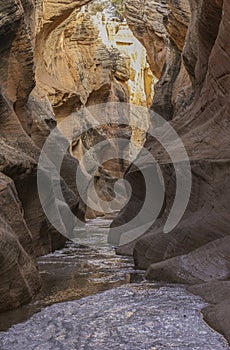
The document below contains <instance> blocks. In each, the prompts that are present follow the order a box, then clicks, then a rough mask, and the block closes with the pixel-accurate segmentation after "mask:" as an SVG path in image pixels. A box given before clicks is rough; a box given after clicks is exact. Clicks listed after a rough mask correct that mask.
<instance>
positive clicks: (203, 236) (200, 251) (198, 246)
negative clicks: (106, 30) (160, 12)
mask: <svg viewBox="0 0 230 350" xmlns="http://www.w3.org/2000/svg"><path fill="white" fill-rule="evenodd" d="M133 3H139V5H138V6H139V7H140V8H141V6H142V7H144V6H146V5H142V4H143V3H141V2H139V1H138V2H133ZM180 3H181V2H180ZM184 3H185V2H184ZM148 4H149V2H148ZM154 4H155V2H152V5H153V6H154ZM173 4H174V5H173ZM185 4H186V3H185ZM190 5H191V11H192V16H191V24H190V26H189V29H188V33H187V37H186V40H185V46H184V48H182V41H183V40H182V39H181V36H179V35H176V32H175V28H174V29H173V27H172V20H173V18H172V15H173V16H174V19H175V18H177V19H178V17H177V16H178V13H177V11H176V9H179V8H180V7H181V6H182V5H180V6H179V5H178V2H176V1H170V2H169V1H167V6H172V12H171V13H170V16H169V17H168V20H167V25H166V29H167V32H168V33H169V35H170V37H171V40H174V41H175V43H176V42H177V40H178V43H177V47H178V48H179V49H180V50H182V56H183V58H184V67H183V69H185V68H186V70H187V73H186V74H188V75H189V77H190V79H191V82H192V86H193V94H192V95H193V96H194V97H193V100H192V99H191V100H190V101H191V102H190V105H189V106H187V107H186V106H185V107H184V109H182V110H181V112H180V113H179V114H178V113H177V114H176V115H175V116H174V119H173V121H172V122H171V125H172V126H173V127H174V128H175V129H176V131H177V132H178V134H179V135H180V137H181V139H182V140H183V142H184V145H185V147H186V149H187V151H188V155H189V158H190V161H191V167H192V192H191V197H190V201H189V204H188V207H187V209H186V212H185V214H184V216H183V219H182V220H181V221H180V223H179V224H178V225H177V226H176V228H174V229H173V230H172V231H171V232H169V233H163V227H164V223H165V222H166V218H167V217H168V214H169V212H170V210H171V207H172V204H173V200H174V195H175V186H176V179H175V171H174V168H173V164H172V161H170V159H169V157H168V155H167V154H166V152H165V151H164V150H163V149H162V147H160V146H159V144H158V143H157V142H156V141H154V140H153V139H150V138H148V140H147V142H146V147H147V148H148V149H149V150H150V151H151V153H152V154H153V155H154V157H155V158H156V159H158V162H159V164H160V166H161V170H162V172H163V175H164V180H165V184H166V196H165V205H164V208H163V210H162V212H161V215H160V217H159V218H158V219H157V221H156V222H155V224H154V225H153V227H152V228H151V229H149V231H148V232H147V233H146V234H145V235H144V236H143V237H141V238H139V239H138V240H137V241H136V242H133V243H132V244H131V245H128V246H126V247H120V248H119V249H118V251H119V252H124V251H126V252H127V251H128V250H129V249H130V252H131V251H132V249H134V259H135V262H136V265H137V266H138V267H141V268H144V269H147V277H148V278H150V279H160V280H167V281H172V282H183V283H191V284H201V283H208V286H209V287H210V288H211V289H210V291H209V292H208V291H207V289H206V293H203V295H205V297H206V298H207V300H210V296H211V295H212V294H213V293H214V294H215V295H217V292H216V291H217V289H218V288H219V287H218V285H219V284H218V282H215V281H218V280H221V281H226V283H227V282H228V281H229V276H230V265H229V251H228V241H229V226H230V220H229V213H228V209H227V208H228V206H229V200H230V188H229V151H230V150H229V141H228V140H229V130H230V128H229V121H228V119H229V117H228V114H229V107H230V105H229V103H230V102H229V85H230V79H229V76H230V64H229V54H230V45H229V40H228V31H229V23H230V22H229V20H230V8H229V5H228V2H227V1H216V2H213V1H202V0H199V1H192V0H191V1H190ZM128 6H129V7H128V9H127V10H128V20H129V21H130V19H129V18H130V16H132V18H133V19H135V18H136V24H135V20H134V21H133V30H134V32H138V30H139V33H146V27H147V25H146V24H145V23H144V21H141V18H139V13H140V11H139V10H138V12H137V11H136V10H135V7H134V6H131V1H130V2H128ZM138 6H136V9H137V8H138ZM178 6H179V7H178ZM186 6H187V5H186ZM131 10H132V13H131V12H130V11H131ZM179 12H180V10H179ZM181 15H182V13H181V12H180V15H179V17H180V18H181ZM137 18H138V20H137ZM183 18H184V17H183ZM178 21H179V22H181V20H179V19H178ZM173 23H174V25H175V21H174V22H173ZM140 28H142V29H141V30H142V31H141V30H140ZM148 28H149V27H148ZM178 28H180V26H179V24H178ZM180 32H182V30H180ZM140 36H141V35H140ZM141 40H142V41H143V43H145V41H146V40H145V34H143V37H142V39H141ZM149 41H150V40H148V42H146V44H145V45H146V47H149ZM153 57H154V56H153ZM180 57H181V56H180ZM180 57H179V59H181V58H180ZM165 62H166V61H165ZM168 63H169V62H166V65H165V70H167V69H170V67H171V65H169V66H168ZM167 67H168V68H167ZM171 68H172V67H171ZM165 70H162V72H161V74H163V75H164V71H165ZM160 81H161V78H160V80H159V82H160ZM158 86H159V85H158ZM178 151H179V150H178ZM143 166H144V163H143ZM145 166H147V165H145ZM126 178H127V180H130V182H131V183H134V182H135V179H139V178H140V174H139V172H138V171H137V170H136V169H135V168H134V167H133V168H131V169H129V172H128V173H127V175H126ZM136 187H137V185H136ZM141 188H143V183H142V182H141V181H140V182H139V190H138V189H136V194H135V191H134V194H133V200H132V203H130V204H129V205H128V206H126V207H125V208H124V210H123V212H121V214H120V215H119V217H118V219H117V220H115V222H114V223H113V225H116V224H122V223H123V222H124V219H125V220H126V221H127V220H129V218H130V217H132V216H133V213H134V212H135V210H138V207H140V206H141V203H143V201H144V194H143V196H142V199H141V196H140V193H141ZM129 208H131V209H130V210H129ZM221 283H222V282H221ZM223 283H225V282H223ZM202 286H203V285H202ZM204 286H205V285H204ZM202 288H203V287H201V288H200V289H197V292H198V293H200V294H202V292H201V290H202ZM207 288H208V287H207ZM227 301H228V299H226V301H223V300H222V299H221V295H220V296H219V297H216V300H215V302H213V303H214V304H215V306H211V307H210V308H208V309H206V310H205V311H204V314H205V316H206V318H207V320H208V322H209V323H210V324H211V325H213V326H215V327H216V328H217V329H218V330H220V331H221V332H223V333H224V334H225V335H226V337H227V338H228V340H230V338H229V332H228V325H229V317H230V316H229V309H228V308H227V307H225V306H226V305H227ZM211 302H212V301H211ZM215 313H216V315H215Z"/></svg>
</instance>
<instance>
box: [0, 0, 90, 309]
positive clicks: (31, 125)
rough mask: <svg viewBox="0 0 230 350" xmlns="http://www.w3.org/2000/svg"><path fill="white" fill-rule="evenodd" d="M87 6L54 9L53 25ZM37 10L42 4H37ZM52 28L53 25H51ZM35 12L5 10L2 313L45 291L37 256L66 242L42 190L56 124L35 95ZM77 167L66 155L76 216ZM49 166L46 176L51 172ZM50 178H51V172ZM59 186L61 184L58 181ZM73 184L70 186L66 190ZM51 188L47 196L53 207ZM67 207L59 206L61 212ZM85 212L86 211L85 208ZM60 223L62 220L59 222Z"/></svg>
mask: <svg viewBox="0 0 230 350" xmlns="http://www.w3.org/2000/svg"><path fill="white" fill-rule="evenodd" d="M81 4H82V2H79V1H75V2H74V3H72V2H70V1H65V4H64V2H63V7H62V8H61V7H60V6H59V7H58V8H57V7H56V6H55V2H53V4H52V6H51V7H52V11H54V12H53V14H52V15H51V12H50V22H52V23H53V27H55V23H56V22H55V18H56V19H57V18H58V16H59V15H60V16H61V15H62V16H66V15H67V14H70V13H71V11H72V10H73V9H74V8H75V7H79V5H81ZM36 6H38V2H36ZM49 24H50V23H49ZM35 35H36V30H35V8H34V2H33V1H31V0H23V1H18V0H10V1H7V2H3V3H1V5H0V42H1V45H0V56H1V60H0V89H1V90H0V115H1V128H0V148H1V157H0V227H1V228H0V236H1V237H0V260H1V267H0V276H1V287H0V295H1V298H0V310H1V311H2V310H7V309H10V308H15V307H18V306H20V305H21V304H22V303H25V302H28V301H29V300H30V298H31V297H32V296H33V295H34V294H35V293H36V292H37V290H38V289H39V288H40V278H39V274H38V270H37V266H36V261H35V257H36V256H38V255H41V254H45V253H47V252H49V251H51V250H54V249H56V248H59V247H61V246H62V245H63V244H64V242H65V238H64V237H62V236H61V235H60V234H59V233H58V232H57V231H56V230H55V229H54V228H53V227H52V226H51V225H50V224H49V222H48V220H47V218H46V216H45V214H44V212H43V209H42V207H41V204H40V200H39V196H38V191H37V163H38V158H39V154H40V147H41V146H42V145H43V143H44V140H45V138H46V137H47V136H48V135H49V132H50V128H52V127H53V126H54V125H55V120H54V115H53V112H52V108H51V107H50V104H49V101H47V100H45V99H44V100H43V101H42V100H41V99H39V98H38V97H37V96H36V95H35V96H33V95H32V94H31V92H32V90H33V89H34V87H35V74H34V70H35V69H34V44H35ZM76 166H77V162H76V160H74V159H73V158H71V157H70V155H68V154H67V155H66V156H65V159H64V163H63V171H62V176H63V177H64V178H65V181H64V180H63V181H62V189H63V194H64V196H65V198H66V201H67V202H68V203H69V205H70V206H71V208H72V210H73V212H75V213H78V214H79V215H81V212H82V210H83V207H82V205H81V203H80V200H79V197H78V194H77V192H76V191H75V189H74V186H73V183H74V182H73V180H75V178H74V177H73V176H72V175H73V174H74V168H76ZM51 167H52V165H51V164H50V165H49V164H48V168H47V169H43V171H44V174H45V172H46V171H47V172H49V171H50V170H51ZM47 174H48V173H47ZM57 181H58V179H57ZM67 183H68V185H67ZM53 195H54V194H53V193H52V189H50V190H47V192H46V194H45V196H47V197H46V198H47V199H48V198H49V200H50V201H51V202H50V204H51V205H53V204H54V197H53ZM65 205H66V204H65V203H64V202H63V203H62V202H60V203H59V206H60V208H61V207H64V206H65ZM81 207H82V209H81ZM57 220H59V219H58V218H57Z"/></svg>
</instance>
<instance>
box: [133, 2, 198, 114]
mask: <svg viewBox="0 0 230 350" xmlns="http://www.w3.org/2000/svg"><path fill="white" fill-rule="evenodd" d="M126 18H127V21H128V24H129V26H130V28H131V30H132V31H133V33H134V35H135V36H136V37H137V38H138V39H139V40H140V42H141V43H142V44H143V45H144V46H145V48H146V51H147V55H148V61H149V64H150V67H151V69H152V72H153V74H154V75H155V76H156V77H157V78H158V79H159V81H158V83H157V84H156V86H155V96H154V99H153V104H152V109H153V110H154V111H155V112H157V113H159V114H160V115H162V116H163V117H164V118H165V119H168V120H170V119H172V118H173V116H174V115H176V113H178V111H179V110H180V108H181V107H182V106H183V105H184V104H185V102H186V99H187V97H188V96H189V95H190V92H191V81H190V79H189V75H188V73H187V71H186V70H185V68H184V64H183V60H182V58H181V52H182V49H183V47H184V42H185V36H186V33H187V28H188V24H189V20H190V7H189V3H188V1H187V0H186V1H173V0H164V1H150V2H149V1H139V0H134V1H133V0H128V1H127V2H126Z"/></svg>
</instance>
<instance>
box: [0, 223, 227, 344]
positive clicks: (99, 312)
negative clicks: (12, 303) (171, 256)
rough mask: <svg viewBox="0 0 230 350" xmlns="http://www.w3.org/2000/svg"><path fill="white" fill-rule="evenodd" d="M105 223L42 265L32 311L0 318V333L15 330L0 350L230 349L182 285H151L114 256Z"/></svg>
mask: <svg viewBox="0 0 230 350" xmlns="http://www.w3.org/2000/svg"><path fill="white" fill-rule="evenodd" d="M109 223H110V221H108V220H100V219H97V220H92V221H90V222H88V223H87V241H86V242H83V244H82V241H81V244H77V243H73V242H68V243H67V245H66V247H65V248H64V249H62V250H60V251H56V252H55V253H53V254H49V255H46V256H44V257H41V258H40V259H39V268H40V271H41V275H42V278H43V288H42V290H41V292H40V293H39V295H38V296H37V297H36V298H35V299H34V300H33V302H31V303H30V304H29V305H26V306H24V307H22V308H19V309H17V310H14V311H11V312H7V313H5V314H2V315H1V318H0V324H1V328H2V330H6V329H7V328H8V327H10V326H12V325H13V326H12V327H11V328H10V329H9V330H7V331H4V332H0V349H1V350H61V349H63V350H64V349H65V350H107V349H109V350H113V349H114V350H115V349H121V350H126V349H127V350H170V349H172V350H173V349H175V350H176V349H177V350H187V349H189V350H214V349H215V350H225V349H229V346H228V345H227V343H226V341H225V339H224V338H223V337H222V336H221V335H219V334H218V333H217V332H215V331H214V330H212V329H211V328H210V327H209V326H208V325H207V324H206V323H205V322H204V321H203V319H202V316H201V312H200V310H201V309H202V308H203V307H205V306H206V303H205V302H203V301H202V300H201V299H200V298H199V297H197V296H194V295H192V294H191V293H189V292H188V291H187V290H186V288H185V286H183V285H175V284H165V283H164V284H163V283H148V282H146V281H145V280H144V278H143V273H142V271H135V270H134V269H133V261H132V259H131V258H129V257H121V256H116V255H115V252H114V250H113V249H112V248H111V247H110V246H109V245H108V244H107V243H106V236H107V232H108V226H109ZM87 242H88V243H89V246H87V245H86V243H87ZM4 317H5V318H4ZM25 320H26V321H25ZM22 321H25V322H22ZM18 322H21V323H18Z"/></svg>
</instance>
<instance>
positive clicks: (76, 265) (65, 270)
mask: <svg viewBox="0 0 230 350" xmlns="http://www.w3.org/2000/svg"><path fill="white" fill-rule="evenodd" d="M110 223H111V221H110V220H102V219H95V220H91V221H88V222H87V225H86V233H85V236H84V237H85V239H84V238H83V237H82V239H81V244H77V243H76V244H75V243H73V242H68V243H67V244H66V246H65V248H63V249H61V250H59V251H56V252H54V253H53V254H49V255H46V256H43V257H41V258H39V259H38V266H39V270H40V273H41V277H42V281H43V287H42V289H41V291H40V293H39V294H38V295H37V296H36V298H35V299H34V300H33V301H32V302H31V303H30V304H28V305H25V306H23V307H20V308H18V309H16V310H13V311H9V312H5V313H1V314H0V330H6V329H8V328H9V327H10V326H12V325H13V324H15V323H19V322H22V321H25V320H26V319H28V318H29V317H31V316H32V315H33V314H34V313H36V312H38V311H40V310H41V309H42V308H43V307H45V306H48V305H51V304H54V303H59V302H62V301H67V300H76V299H80V298H82V297H85V296H88V295H92V294H95V293H98V292H101V291H104V290H107V289H111V288H113V287H118V286H121V285H123V284H126V283H131V282H136V281H138V280H139V279H142V275H143V274H142V272H141V271H135V270H134V269H133V260H132V258H130V257H122V256H117V255H116V254H115V251H114V249H113V248H112V247H111V246H110V245H108V244H107V234H108V227H109V224H110ZM87 243H88V245H87Z"/></svg>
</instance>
